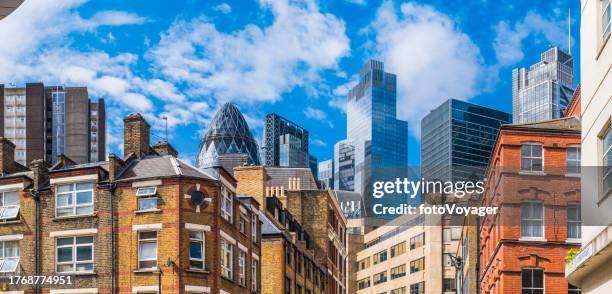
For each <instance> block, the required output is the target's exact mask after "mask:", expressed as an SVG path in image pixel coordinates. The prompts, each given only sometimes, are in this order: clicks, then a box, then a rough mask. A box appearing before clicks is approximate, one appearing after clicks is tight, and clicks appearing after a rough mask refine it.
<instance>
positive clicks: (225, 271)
mask: <svg viewBox="0 0 612 294" xmlns="http://www.w3.org/2000/svg"><path fill="white" fill-rule="evenodd" d="M228 248H229V249H228ZM227 253H229V267H227V265H226V263H227V260H225V259H226V258H227ZM221 276H222V277H224V278H226V279H229V280H232V281H233V280H234V244H232V242H230V241H228V240H225V238H221Z"/></svg>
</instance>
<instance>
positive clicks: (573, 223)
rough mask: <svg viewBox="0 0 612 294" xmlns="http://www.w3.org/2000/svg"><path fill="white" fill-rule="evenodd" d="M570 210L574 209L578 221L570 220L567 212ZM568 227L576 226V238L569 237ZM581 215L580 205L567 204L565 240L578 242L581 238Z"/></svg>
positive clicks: (574, 203) (576, 203) (575, 203)
mask: <svg viewBox="0 0 612 294" xmlns="http://www.w3.org/2000/svg"><path fill="white" fill-rule="evenodd" d="M570 209H576V214H577V215H578V219H570V215H569V211H570ZM570 225H574V226H576V227H577V228H578V229H577V232H578V236H572V237H570V236H569V232H570V230H569V228H570ZM581 231H582V215H581V211H580V203H579V202H568V203H567V239H568V240H580V239H581V238H582V232H581Z"/></svg>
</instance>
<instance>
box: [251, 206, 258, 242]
mask: <svg viewBox="0 0 612 294" xmlns="http://www.w3.org/2000/svg"><path fill="white" fill-rule="evenodd" d="M258 223H259V218H258V217H257V214H256V213H255V212H253V214H252V215H251V240H252V241H253V243H257V241H259V240H258V239H259V238H258V237H257V235H258V233H257V224H258Z"/></svg>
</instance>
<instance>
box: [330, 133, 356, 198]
mask: <svg viewBox="0 0 612 294" xmlns="http://www.w3.org/2000/svg"><path fill="white" fill-rule="evenodd" d="M333 168H334V174H333V180H334V189H336V190H341V191H355V145H353V144H351V142H350V141H349V140H342V141H340V142H338V143H336V144H335V145H334V163H333Z"/></svg>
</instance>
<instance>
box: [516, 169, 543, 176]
mask: <svg viewBox="0 0 612 294" xmlns="http://www.w3.org/2000/svg"><path fill="white" fill-rule="evenodd" d="M518 173H519V175H526V176H545V175H546V173H545V172H543V171H527V170H521V171H519V172H518Z"/></svg>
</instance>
